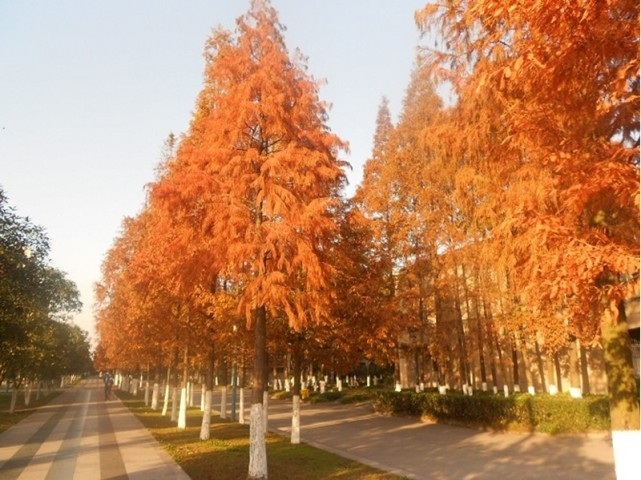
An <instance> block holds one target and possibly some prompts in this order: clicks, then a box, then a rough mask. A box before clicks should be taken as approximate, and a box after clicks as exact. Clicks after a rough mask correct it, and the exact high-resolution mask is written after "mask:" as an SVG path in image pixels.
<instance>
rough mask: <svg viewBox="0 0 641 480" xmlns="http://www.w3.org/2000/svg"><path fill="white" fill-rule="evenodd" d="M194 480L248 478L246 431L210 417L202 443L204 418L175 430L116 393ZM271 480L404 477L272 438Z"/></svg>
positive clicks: (192, 413) (191, 418) (191, 415)
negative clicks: (201, 431) (202, 422)
mask: <svg viewBox="0 0 641 480" xmlns="http://www.w3.org/2000/svg"><path fill="white" fill-rule="evenodd" d="M117 393H118V397H119V398H120V399H121V400H122V402H123V403H124V404H125V405H126V406H127V407H128V408H129V409H130V410H131V411H132V412H133V413H134V415H136V417H138V419H139V420H140V421H141V422H142V424H143V425H144V426H145V427H146V428H147V429H148V430H149V431H150V432H151V433H152V435H153V436H154V437H155V438H156V439H157V440H158V441H159V442H160V444H161V445H162V446H163V448H165V450H167V451H168V452H169V454H170V455H171V456H172V457H173V458H174V459H175V460H176V462H177V463H178V464H179V465H180V466H181V467H182V469H183V470H184V471H185V472H186V473H187V475H189V476H190V477H191V478H192V480H213V479H216V480H237V479H239V478H245V477H246V476H247V469H248V465H249V426H248V425H240V424H238V423H235V422H231V421H228V420H221V419H220V418H219V417H218V416H216V415H212V417H211V427H210V428H211V430H210V436H211V438H210V440H207V441H202V440H200V438H199V437H200V425H201V421H202V412H201V411H200V409H198V408H190V409H188V411H187V428H186V429H184V430H179V429H177V428H176V427H175V424H174V423H173V422H171V421H170V418H169V415H167V416H164V417H163V416H162V415H161V412H160V410H158V411H153V410H151V409H150V408H148V407H145V404H144V402H143V401H142V400H141V399H138V398H135V397H133V396H131V395H129V394H127V393H124V392H120V391H119V392H117ZM266 444H267V462H268V469H269V478H272V479H288V480H322V479H339V480H398V479H401V478H403V477H399V476H397V475H393V474H391V473H386V472H381V471H379V470H376V469H373V468H370V467H367V466H365V465H362V464H360V463H357V462H354V461H352V460H348V459H345V458H343V457H340V456H338V455H335V454H333V453H329V452H326V451H324V450H320V449H317V448H314V447H311V446H309V445H306V444H299V445H292V444H291V443H290V441H289V438H285V437H283V436H280V435H276V434H269V435H267V437H266Z"/></svg>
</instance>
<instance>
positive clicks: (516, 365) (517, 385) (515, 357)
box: [510, 338, 521, 392]
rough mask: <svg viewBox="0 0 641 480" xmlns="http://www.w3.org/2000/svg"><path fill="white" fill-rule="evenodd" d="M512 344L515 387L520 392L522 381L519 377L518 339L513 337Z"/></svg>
mask: <svg viewBox="0 0 641 480" xmlns="http://www.w3.org/2000/svg"><path fill="white" fill-rule="evenodd" d="M510 346H511V347H512V380H513V382H514V387H513V389H514V391H515V392H520V391H521V382H520V379H519V356H518V352H517V347H516V340H515V339H514V338H512V341H511V342H510Z"/></svg>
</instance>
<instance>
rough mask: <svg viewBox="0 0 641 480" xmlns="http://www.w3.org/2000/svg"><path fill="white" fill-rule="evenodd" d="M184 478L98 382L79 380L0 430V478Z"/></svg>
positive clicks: (91, 479)
mask: <svg viewBox="0 0 641 480" xmlns="http://www.w3.org/2000/svg"><path fill="white" fill-rule="evenodd" d="M17 479H19V480H41V479H43V480H72V479H74V480H94V479H95V480H98V479H101V480H107V479H109V480H126V479H131V480H151V479H153V480H189V477H188V476H187V475H186V474H185V473H184V472H183V471H182V470H181V469H180V468H179V467H178V466H177V465H176V463H175V462H174V461H173V460H172V459H171V458H170V457H169V455H168V454H167V453H166V452H165V451H164V450H162V448H161V447H160V445H159V444H158V442H156V440H155V439H154V438H153V437H152V436H151V434H150V433H149V432H147V430H146V429H144V427H143V426H142V424H141V423H140V422H139V421H138V420H137V419H136V418H135V417H134V416H133V415H132V414H131V413H130V412H129V410H127V408H126V407H124V406H123V405H122V403H121V402H120V401H119V400H117V399H116V398H115V397H112V399H111V400H107V401H105V399H104V391H103V387H102V382H101V381H100V380H97V379H92V380H83V381H82V382H80V383H79V384H78V385H77V386H76V387H74V388H72V389H69V390H66V391H65V392H64V393H63V394H61V395H60V396H59V397H57V398H56V399H55V400H54V401H53V402H52V403H50V404H49V405H47V406H46V407H43V408H41V409H39V410H38V411H37V412H36V413H34V414H33V415H30V416H29V417H27V418H25V419H24V420H23V421H21V422H20V423H18V424H17V425H15V426H14V427H12V428H10V429H9V430H7V431H5V432H4V433H2V434H0V480H17Z"/></svg>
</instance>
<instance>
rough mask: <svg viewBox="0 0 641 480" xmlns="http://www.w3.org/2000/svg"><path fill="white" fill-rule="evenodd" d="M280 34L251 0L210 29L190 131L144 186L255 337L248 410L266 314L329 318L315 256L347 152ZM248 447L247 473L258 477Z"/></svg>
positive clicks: (258, 379) (298, 322)
mask: <svg viewBox="0 0 641 480" xmlns="http://www.w3.org/2000/svg"><path fill="white" fill-rule="evenodd" d="M281 31H282V27H281V26H280V24H279V23H278V19H277V14H276V11H275V10H274V9H273V8H272V7H271V6H270V5H269V4H268V2H266V1H259V0H255V1H253V2H252V4H251V8H250V11H249V13H247V14H246V15H245V16H244V17H241V18H239V19H238V21H237V31H236V35H233V34H231V33H229V32H225V31H221V30H219V31H216V32H215V33H214V35H213V36H212V37H211V39H210V40H209V42H208V44H207V50H206V59H207V64H206V69H205V86H204V88H203V90H202V92H201V94H200V96H199V99H198V104H197V108H196V112H195V115H194V118H193V121H192V124H191V127H190V132H189V134H188V135H187V136H186V137H185V139H184V140H183V141H182V143H181V145H180V148H179V149H178V153H177V158H176V161H175V162H174V163H173V164H172V165H171V166H170V167H169V169H168V173H167V178H166V179H165V181H163V182H160V183H159V184H158V185H157V186H156V188H155V195H158V196H159V197H161V198H163V197H164V198H166V199H167V201H168V202H174V204H175V205H177V207H178V208H179V209H180V211H184V212H188V214H187V215H186V218H185V219H186V220H188V221H193V222H194V223H195V224H196V230H197V231H198V232H201V233H202V234H204V235H205V236H206V237H207V243H206V245H207V247H208V248H209V255H210V258H209V262H208V264H210V265H219V266H220V268H221V270H222V271H223V272H224V275H225V277H226V278H227V279H228V280H229V281H231V282H232V284H233V285H235V286H236V287H237V288H238V301H239V309H240V311H242V312H243V313H244V314H245V316H246V319H247V323H248V325H250V324H252V323H253V325H254V329H255V332H256V344H255V352H254V355H255V367H254V368H255V371H254V394H253V400H252V403H254V404H260V403H262V391H263V389H264V388H263V387H264V385H263V381H264V380H263V378H264V375H263V372H264V368H265V365H264V358H265V357H264V352H265V347H266V320H267V316H268V315H269V316H271V317H279V316H284V317H286V318H287V320H288V323H289V325H290V326H291V327H293V328H296V329H300V328H303V327H304V326H305V325H306V324H308V323H309V322H321V321H322V320H323V319H324V318H326V317H327V315H328V313H329V306H330V298H331V295H330V294H331V282H330V279H331V277H332V275H333V272H332V269H331V268H330V266H329V265H328V264H327V263H326V262H324V261H323V255H322V253H323V250H325V249H327V247H328V245H329V242H330V241H331V238H332V237H333V236H334V235H335V233H336V231H337V227H336V223H335V221H334V219H333V218H332V209H334V208H335V207H336V205H337V204H336V202H337V201H338V194H339V189H340V187H341V186H342V184H343V182H344V174H343V171H342V169H341V167H342V164H341V162H339V161H338V160H337V155H338V153H339V151H340V150H342V149H344V148H346V145H345V143H344V142H342V141H341V140H340V139H339V138H338V137H337V136H336V135H334V134H332V133H330V132H329V130H328V128H327V127H326V126H325V124H324V121H325V119H326V117H327V112H326V107H325V105H324V104H323V103H322V102H320V101H319V99H318V85H317V83H316V82H315V81H314V80H313V79H311V78H310V77H309V76H307V74H306V73H305V68H304V65H303V61H302V59H301V58H295V59H292V58H290V56H289V54H288V52H287V49H286V47H285V44H284V41H283V38H282V34H281ZM181 205H182V207H181ZM252 425H254V423H253V421H252ZM256 441H261V442H264V439H258V438H257V440H256ZM253 442H254V436H253V434H252V443H253ZM251 451H252V454H251V455H250V477H256V478H261V477H262V476H263V475H265V476H266V471H265V472H263V471H262V467H257V466H256V464H254V455H253V453H254V451H255V450H254V445H252V450H251ZM257 455H260V452H259V453H258V454H257ZM254 468H257V469H258V470H254Z"/></svg>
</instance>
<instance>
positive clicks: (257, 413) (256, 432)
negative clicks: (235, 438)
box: [247, 403, 267, 480]
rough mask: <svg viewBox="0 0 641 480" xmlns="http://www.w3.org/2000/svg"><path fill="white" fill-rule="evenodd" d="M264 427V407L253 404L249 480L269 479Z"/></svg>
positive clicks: (250, 427)
mask: <svg viewBox="0 0 641 480" xmlns="http://www.w3.org/2000/svg"><path fill="white" fill-rule="evenodd" d="M263 425H264V420H263V406H262V405H261V404H260V403H253V404H252V406H251V410H250V416H249V470H248V473H247V479H248V480H266V479H267V449H266V447H265V430H264V429H263Z"/></svg>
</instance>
